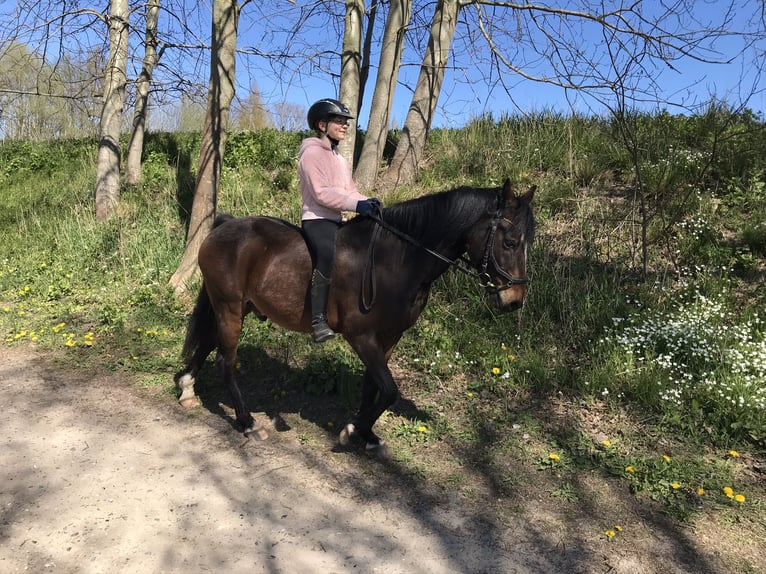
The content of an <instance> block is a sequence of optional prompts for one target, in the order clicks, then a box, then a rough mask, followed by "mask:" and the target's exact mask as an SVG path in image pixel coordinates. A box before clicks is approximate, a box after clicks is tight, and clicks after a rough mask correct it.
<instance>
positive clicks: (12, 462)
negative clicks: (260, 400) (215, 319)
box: [0, 350, 546, 574]
mask: <svg viewBox="0 0 766 574" xmlns="http://www.w3.org/2000/svg"><path fill="white" fill-rule="evenodd" d="M3 355H4V356H3V360H2V364H1V365H0V404H2V405H3V408H2V418H0V437H2V438H0V507H1V509H2V510H1V511H0V572H4V573H12V572H78V573H79V572H82V573H94V574H95V573H102V572H103V573H110V574H112V573H115V572H141V573H149V572H152V573H155V572H156V573H160V572H185V573H189V572H192V573H193V572H222V571H226V572H229V573H237V572H248V573H258V572H264V573H266V572H268V573H299V572H300V573H302V572H322V573H333V572H386V573H389V574H393V573H397V572H402V573H405V572H406V573H417V572H423V573H428V572H434V573H436V572H445V573H446V572H471V573H477V572H531V571H541V570H539V569H538V567H544V564H545V563H546V560H545V559H544V557H543V558H539V559H538V558H536V557H534V556H531V557H528V558H526V559H525V560H524V561H525V562H528V563H529V564H528V566H524V565H523V564H522V563H519V562H520V561H519V556H518V555H516V556H514V554H518V552H519V551H521V552H527V549H525V548H524V547H523V546H522V547H521V548H519V549H517V550H516V551H515V552H509V551H507V550H505V549H504V548H503V547H502V540H499V539H498V537H499V534H500V533H499V532H498V530H497V526H496V525H490V524H487V523H485V521H484V519H483V518H482V517H481V516H476V515H474V514H473V512H472V511H471V512H467V511H466V510H465V509H463V508H461V506H460V501H459V500H449V497H448V496H447V497H446V499H445V497H442V498H441V499H440V500H434V499H429V498H428V497H424V498H423V499H422V500H419V499H412V498H411V497H410V496H409V495H407V494H406V493H404V494H403V493H401V492H396V491H392V490H391V489H390V488H388V486H386V488H385V489H382V488H379V486H378V485H377V484H376V481H375V475H374V470H375V465H376V464H379V463H372V465H370V463H369V461H367V462H365V461H361V462H362V464H361V467H360V465H359V464H358V463H357V462H355V460H354V459H355V458H358V456H357V455H353V454H352V455H350V454H348V453H338V454H335V453H329V456H328V453H327V452H323V453H321V456H312V452H311V450H312V449H310V448H308V447H305V446H302V445H301V444H300V442H299V441H295V440H290V439H287V440H283V439H280V438H279V436H278V435H276V436H275V435H272V438H270V439H269V440H268V441H265V442H264V441H255V440H252V439H251V440H247V439H244V438H243V436H242V435H240V434H237V433H235V432H233V431H232V428H231V426H230V425H229V424H228V423H227V422H226V421H224V420H222V419H221V417H220V416H216V415H212V414H210V413H207V412H203V413H201V414H200V415H198V416H196V417H189V416H187V414H186V413H184V412H183V411H182V410H181V408H180V407H177V408H173V407H174V406H175V405H173V406H171V405H169V404H168V403H169V401H167V398H165V400H162V401H160V400H158V399H156V398H152V397H151V396H148V395H147V394H146V393H141V391H140V390H135V389H131V388H130V387H129V386H128V385H125V384H123V383H121V382H120V381H119V380H117V379H115V380H110V379H107V378H104V377H95V378H89V377H87V376H85V377H83V376H80V377H78V378H75V379H73V378H72V375H71V374H68V375H66V376H64V375H62V374H61V373H59V372H57V371H56V370H55V368H53V367H52V366H51V365H49V364H46V363H45V362H44V361H42V360H41V359H39V358H36V357H35V356H34V355H31V354H30V353H29V352H24V351H14V350H10V351H9V350H3ZM322 459H327V460H322Z"/></svg>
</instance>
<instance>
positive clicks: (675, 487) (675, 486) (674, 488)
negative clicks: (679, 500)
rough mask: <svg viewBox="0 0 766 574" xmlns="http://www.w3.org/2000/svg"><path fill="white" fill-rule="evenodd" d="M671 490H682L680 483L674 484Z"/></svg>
mask: <svg viewBox="0 0 766 574" xmlns="http://www.w3.org/2000/svg"><path fill="white" fill-rule="evenodd" d="M670 488H672V489H673V490H678V489H679V488H681V485H680V484H679V483H678V482H674V483H673V484H671V485H670Z"/></svg>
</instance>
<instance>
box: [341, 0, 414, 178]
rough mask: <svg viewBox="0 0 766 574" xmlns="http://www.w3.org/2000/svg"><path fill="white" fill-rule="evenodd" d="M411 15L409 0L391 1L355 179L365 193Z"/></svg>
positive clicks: (385, 131) (383, 142)
mask: <svg viewBox="0 0 766 574" xmlns="http://www.w3.org/2000/svg"><path fill="white" fill-rule="evenodd" d="M411 15H412V0H391V7H390V9H389V13H388V18H387V19H386V27H385V31H384V33H383V42H382V45H381V50H380V63H379V66H378V76H377V79H376V81H375V91H374V92H373V95H372V105H371V108H370V120H369V122H368V124H367V135H366V137H365V139H364V147H363V148H362V155H361V156H360V157H359V164H358V165H357V167H356V171H355V172H354V180H355V181H356V184H357V186H358V187H359V189H360V190H361V191H362V192H363V193H364V192H365V191H369V190H370V189H372V187H373V186H374V185H375V180H376V179H377V176H378V168H379V167H380V160H381V159H382V157H383V150H384V148H385V146H386V137H387V136H388V119H389V116H390V114H391V106H392V105H393V102H394V89H395V88H396V78H397V76H398V75H399V64H400V62H401V56H402V47H403V44H404V32H405V29H406V27H407V25H408V24H409V21H410V17H411Z"/></svg>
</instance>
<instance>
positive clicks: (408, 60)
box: [238, 0, 766, 127]
mask: <svg viewBox="0 0 766 574" xmlns="http://www.w3.org/2000/svg"><path fill="white" fill-rule="evenodd" d="M751 1H752V0H751ZM554 3H555V2H554ZM725 3H726V2H724V1H723V0H698V1H697V2H696V4H697V7H696V9H697V10H703V11H704V12H707V13H709V14H710V15H711V16H710V18H711V20H710V22H711V23H713V22H715V18H716V17H717V15H716V12H715V10H716V9H718V8H720V6H721V5H723V4H725ZM278 4H279V3H278ZM281 4H282V5H284V6H288V5H287V4H284V2H282V3H281ZM290 4H292V5H295V4H293V3H290ZM298 4H300V1H299V2H298ZM564 5H565V6H571V5H574V4H573V3H572V2H566V3H564V4H562V6H564ZM247 10H248V7H247V6H246V7H245V12H243V15H242V18H241V21H240V39H239V45H240V46H242V47H250V46H255V47H262V46H264V41H266V40H272V39H274V38H276V37H278V36H277V34H276V33H275V32H274V29H275V28H278V27H279V26H280V25H284V24H285V23H286V22H287V21H288V20H289V18H290V17H291V16H290V15H289V14H288V13H286V12H283V13H279V14H275V15H274V16H273V18H274V20H273V21H271V20H263V19H261V20H258V19H253V18H252V13H251V14H248V13H247ZM261 10H263V8H261ZM753 13H756V14H757V13H758V11H757V6H755V5H754V4H750V3H748V2H746V1H743V2H739V7H738V10H737V11H736V12H735V13H734V16H733V19H732V20H733V21H732V24H733V26H736V27H739V26H742V27H743V28H744V27H745V26H748V25H752V22H751V20H752V17H751V16H752V14H753ZM428 16H429V15H428V14H427V15H426V17H428ZM280 18H281V19H282V21H281V22H279V21H277V20H279V19H280ZM315 22H318V23H317V24H315ZM702 24H705V22H702ZM697 25H701V24H700V23H699V22H697ZM762 25H763V24H762V23H761V26H762ZM314 26H316V27H314ZM458 29H459V31H460V29H461V27H460V25H459V28H458ZM462 29H463V31H465V29H466V26H465V25H463V26H462ZM732 29H734V27H733V28H732ZM302 32H303V33H304V34H305V35H306V36H308V37H310V38H311V40H310V41H305V39H304V42H303V43H301V42H297V44H293V45H294V46H295V45H297V47H298V48H299V49H311V42H313V43H314V45H319V46H326V48H327V50H328V51H329V50H332V49H334V44H337V43H338V41H339V37H340V31H339V30H338V29H337V28H333V27H331V26H327V25H326V23H325V22H320V21H319V20H318V19H317V20H312V21H307V22H306V23H305V24H304V27H303V28H302ZM575 33H576V31H575ZM599 33H600V32H598V31H596V32H595V34H596V35H598V34H599ZM574 37H576V36H574ZM598 39H599V38H596V40H598ZM587 43H588V42H587V41H585V40H583V42H582V44H583V46H585V45H586V44H587ZM468 49H469V48H467V47H466V45H465V43H462V44H461V43H460V42H457V41H456V42H455V53H454V56H455V57H454V58H453V60H452V61H451V64H453V65H454V66H455V69H451V70H450V71H448V73H447V76H446V78H445V82H444V87H443V89H442V94H441V97H440V100H439V108H438V110H437V116H436V119H435V121H434V125H435V126H446V127H459V126H461V125H464V124H465V123H466V122H468V121H470V120H471V119H472V118H474V117H477V116H480V115H483V114H487V113H491V114H492V115H493V116H494V117H496V118H497V117H500V116H501V115H503V114H517V113H529V112H539V111H547V110H553V111H556V112H561V113H563V114H568V113H570V112H571V111H572V110H573V109H574V110H576V111H578V112H582V113H585V114H590V113H604V112H605V110H604V108H603V106H601V105H599V103H598V102H596V101H595V100H593V99H592V98H588V97H587V96H583V95H582V94H578V93H577V92H574V91H571V90H570V91H565V90H564V89H562V88H559V87H556V86H552V85H548V84H541V83H536V82H531V81H529V80H525V79H523V78H521V77H520V76H518V75H513V74H506V75H504V77H503V79H504V80H505V84H506V86H510V88H511V89H510V90H509V92H506V90H505V89H502V88H501V87H499V86H497V85H496V86H495V87H494V88H491V87H490V86H488V85H487V82H486V80H485V78H484V76H486V75H487V74H488V72H487V70H488V68H486V67H482V66H481V65H478V64H476V61H477V60H479V61H481V60H486V56H487V54H480V53H479V54H473V55H471V56H467V55H466V54H467V50H468ZM509 49H510V50H512V49H515V47H513V48H509ZM593 49H598V48H597V47H596V48H593ZM710 49H711V51H709V52H708V53H707V54H708V56H709V57H711V58H715V59H717V60H726V59H728V58H729V57H730V56H731V55H733V54H735V53H736V52H738V51H739V50H740V49H741V41H740V40H738V39H736V38H733V37H730V38H728V39H724V40H721V41H718V42H717V43H716V44H715V45H713V46H710ZM754 49H760V51H761V59H762V60H763V50H764V49H766V46H764V45H763V41H762V44H761V45H760V46H755V48H754ZM485 50H486V48H485ZM486 51H488V50H486ZM754 54H755V52H754V51H753V50H751V51H750V52H748V55H747V57H746V59H745V60H735V61H733V62H731V63H728V64H703V63H700V62H695V61H694V60H693V59H690V58H687V59H685V60H681V61H676V62H674V68H673V69H671V68H670V67H668V66H667V65H665V64H659V65H657V66H656V67H655V68H654V69H653V70H651V74H652V77H653V79H654V80H655V81H656V83H657V85H658V86H659V89H660V93H659V96H660V98H661V99H662V100H668V101H675V102H682V103H683V104H684V105H685V106H688V107H693V106H694V105H698V104H700V103H703V102H707V101H709V100H710V98H711V97H713V96H714V97H715V98H716V99H718V100H725V101H727V102H729V103H730V104H731V105H735V106H738V105H739V104H740V102H741V101H742V99H743V98H746V97H749V100H748V104H747V107H748V108H750V109H752V110H753V111H755V112H756V113H760V114H764V112H766V96H765V95H764V92H765V91H766V82H764V79H763V78H761V77H759V76H757V75H756V70H755V69H754V67H753V66H752V65H751V63H752V58H754V57H755V56H754ZM748 59H749V60H750V61H748ZM402 61H403V62H404V63H405V64H407V65H406V66H405V67H404V68H403V69H402V73H401V75H400V85H399V87H398V88H397V91H396V94H395V97H394V109H393V114H392V119H391V121H392V123H393V124H394V125H397V126H401V125H402V124H403V123H404V119H405V117H406V113H407V108H408V106H409V103H410V98H411V89H412V86H414V84H415V80H416V77H417V73H418V69H419V63H420V54H419V53H417V52H416V51H415V50H412V49H410V50H407V51H405V54H404V56H403V59H402ZM537 66H538V69H537V70H535V71H536V72H537V73H538V74H540V73H545V71H544V70H543V68H541V67H540V64H539V59H538V64H537ZM339 67H340V66H339V62H338V61H332V59H331V58H325V59H324V60H323V61H321V62H315V63H314V65H313V67H308V66H307V67H305V68H304V69H303V71H302V73H300V74H293V75H290V74H285V73H281V74H280V73H275V72H274V71H273V70H271V69H270V68H269V67H267V66H265V65H264V64H263V63H259V62H258V61H257V58H256V59H253V58H252V57H251V58H249V59H247V60H245V59H244V58H241V63H240V64H239V68H238V81H239V83H240V92H239V93H240V94H242V93H246V92H247V88H248V86H249V85H250V84H251V83H252V82H256V83H257V84H258V87H259V89H260V91H261V93H262V96H263V98H264V100H265V102H266V103H267V104H274V103H277V102H279V101H288V102H290V103H294V104H297V105H299V106H303V107H305V108H308V106H309V105H310V104H311V103H312V102H313V101H315V100H316V99H318V98H320V97H326V96H333V95H334V94H336V93H337V89H338V86H337V79H333V77H332V73H333V72H335V73H337V71H338V69H339ZM374 73H375V72H374V70H373V71H372V72H371V78H370V80H369V81H368V87H367V91H366V94H365V103H364V104H363V108H362V110H361V113H360V117H359V123H360V124H361V125H362V126H363V127H364V126H365V125H366V121H367V116H368V108H369V103H370V99H371V97H372V84H373V82H374ZM492 79H493V80H495V81H497V77H496V76H494V77H493V78H492ZM753 92H755V94H754V95H751V94H752V93H753ZM640 106H641V107H642V109H645V110H647V111H652V110H654V109H657V108H658V107H667V109H669V111H671V113H677V112H681V111H682V109H681V108H678V107H677V108H674V107H673V106H668V105H666V104H663V103H657V101H656V100H655V101H646V102H644V103H642V104H640Z"/></svg>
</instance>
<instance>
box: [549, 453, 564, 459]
mask: <svg viewBox="0 0 766 574" xmlns="http://www.w3.org/2000/svg"><path fill="white" fill-rule="evenodd" d="M548 459H549V460H554V461H555V460H561V457H560V456H559V455H557V454H556V453H555V452H552V453H550V454H549V455H548Z"/></svg>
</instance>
